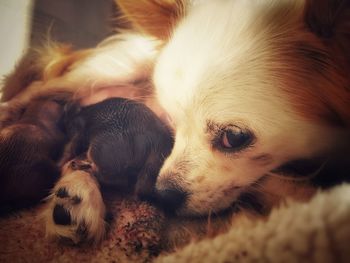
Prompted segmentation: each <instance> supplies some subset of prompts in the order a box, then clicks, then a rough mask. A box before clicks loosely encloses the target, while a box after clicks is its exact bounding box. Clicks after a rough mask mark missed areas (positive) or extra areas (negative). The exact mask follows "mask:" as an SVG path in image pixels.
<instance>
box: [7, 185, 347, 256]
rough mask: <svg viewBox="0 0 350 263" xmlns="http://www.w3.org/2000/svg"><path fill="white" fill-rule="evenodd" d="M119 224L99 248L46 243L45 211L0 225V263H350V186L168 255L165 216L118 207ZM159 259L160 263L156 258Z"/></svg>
mask: <svg viewBox="0 0 350 263" xmlns="http://www.w3.org/2000/svg"><path fill="white" fill-rule="evenodd" d="M109 205H110V206H111V207H113V210H112V213H113V215H114V219H113V220H111V224H110V231H109V234H108V236H107V239H106V240H105V241H104V242H103V243H102V244H101V245H100V246H97V247H93V246H88V245H86V246H83V247H81V246H79V247H78V246H69V245H65V244H62V243H59V242H56V241H50V240H47V239H45V234H44V228H43V223H42V220H41V216H40V212H41V210H42V209H43V206H39V207H37V208H34V209H31V210H29V211H23V212H21V213H19V214H16V215H13V216H11V217H9V218H2V219H1V220H0V262H149V261H152V260H154V259H155V261H156V262H349V260H350V185H342V186H338V187H336V188H334V189H332V190H331V191H326V192H320V193H318V194H317V195H316V196H315V197H314V198H313V199H312V200H311V201H310V202H309V203H304V204H302V203H293V202H287V203H286V204H285V205H284V206H283V207H281V208H279V209H276V210H274V211H273V212H272V213H271V215H270V217H269V218H268V219H266V220H264V221H250V220H248V219H245V218H240V219H239V220H234V221H233V222H235V223H234V224H233V225H232V226H231V229H230V230H229V231H228V232H227V233H225V234H222V235H219V236H217V237H216V238H210V239H209V238H208V239H205V240H202V241H200V242H197V243H192V244H190V245H188V246H187V247H185V248H183V249H178V250H177V251H176V252H173V253H171V254H168V255H166V253H165V252H164V251H163V252H161V250H162V240H161V236H162V235H163V234H164V233H162V231H164V228H163V226H164V225H166V224H167V222H166V220H165V218H164V217H163V215H162V213H161V212H160V211H158V210H157V209H155V208H153V207H151V206H150V205H148V204H146V203H139V202H135V201H133V200H125V199H123V200H122V199H120V200H113V201H111V202H110V204H109ZM160 252H161V256H159V257H156V256H157V255H158V254H159V253H160Z"/></svg>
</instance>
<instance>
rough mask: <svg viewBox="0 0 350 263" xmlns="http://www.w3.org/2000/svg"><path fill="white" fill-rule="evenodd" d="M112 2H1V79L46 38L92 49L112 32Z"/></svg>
mask: <svg viewBox="0 0 350 263" xmlns="http://www.w3.org/2000/svg"><path fill="white" fill-rule="evenodd" d="M116 13H117V10H116V9H115V5H114V4H113V0H0V36H1V37H0V38H1V41H0V76H1V78H3V76H5V75H6V74H8V73H10V72H11V71H12V70H13V68H14V66H15V64H16V62H17V61H18V60H19V59H20V57H21V56H22V55H23V54H24V53H25V52H26V50H27V49H28V47H30V46H38V45H39V46H40V45H42V44H43V43H45V41H47V39H52V40H56V41H60V42H65V43H71V44H73V46H74V47H75V48H85V47H93V46H95V45H96V44H97V43H98V42H99V41H101V40H102V39H103V38H105V37H107V36H108V35H110V34H111V33H112V29H113V28H112V25H113V23H114V22H115V21H114V20H113V17H115V16H116Z"/></svg>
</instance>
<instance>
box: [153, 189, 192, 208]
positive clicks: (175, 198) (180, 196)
mask: <svg viewBox="0 0 350 263" xmlns="http://www.w3.org/2000/svg"><path fill="white" fill-rule="evenodd" d="M156 194H157V200H158V202H159V203H160V204H161V205H162V207H163V208H164V209H165V210H167V211H169V212H170V211H175V210H176V209H178V208H179V207H180V206H181V205H182V204H183V203H184V202H185V201H186V197H187V194H186V192H183V191H181V190H178V189H176V188H169V189H161V190H157V191H156Z"/></svg>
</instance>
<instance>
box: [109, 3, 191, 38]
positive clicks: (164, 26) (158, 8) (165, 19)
mask: <svg viewBox="0 0 350 263" xmlns="http://www.w3.org/2000/svg"><path fill="white" fill-rule="evenodd" d="M115 1H116V3H117V5H118V6H119V7H120V9H121V11H122V13H123V14H124V15H125V16H126V19H127V20H128V21H130V22H131V23H132V25H133V26H134V27H135V28H136V29H137V30H140V31H141V32H143V33H146V34H149V35H152V36H154V37H157V38H158V39H161V40H167V39H168V38H169V37H170V34H171V32H172V30H173V28H174V26H175V25H176V23H177V22H178V20H179V19H180V18H181V17H182V16H183V14H184V12H185V3H184V0H138V1H131V0H115Z"/></svg>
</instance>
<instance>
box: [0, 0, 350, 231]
mask: <svg viewBox="0 0 350 263" xmlns="http://www.w3.org/2000/svg"><path fill="white" fill-rule="evenodd" d="M117 4H119V6H120V7H121V9H122V11H123V12H124V13H125V15H126V17H127V18H128V19H129V20H130V21H131V22H132V23H133V25H134V26H135V27H136V28H137V29H139V31H140V32H141V33H137V34H130V33H123V34H121V35H119V36H117V37H114V38H112V39H109V40H107V41H105V42H104V43H103V44H101V45H100V46H99V47H97V48H95V49H92V50H89V51H86V53H84V54H83V55H82V56H77V58H75V57H74V54H75V53H69V54H67V53H65V54H62V53H59V52H57V51H56V53H57V54H58V56H57V61H53V62H52V63H50V64H48V66H46V65H47V64H45V66H43V68H44V69H43V71H44V72H49V73H52V72H54V74H47V75H49V76H50V77H49V78H47V79H45V80H43V81H39V82H35V83H33V84H32V85H31V86H29V88H27V89H26V90H25V91H24V92H22V93H19V94H18V95H17V96H16V97H14V98H13V100H12V101H11V100H10V101H9V102H8V103H7V104H6V105H4V107H11V106H12V105H16V104H17V105H18V103H19V104H21V105H23V104H25V103H26V101H28V100H29V99H30V98H32V97H33V96H37V95H39V94H49V93H55V92H60V91H64V92H71V93H74V94H75V97H76V98H82V97H85V96H87V95H88V94H89V92H90V91H91V90H96V91H101V90H106V89H108V88H111V89H114V90H118V89H119V90H120V89H121V88H120V87H125V86H130V85H133V86H135V85H136V86H137V85H138V83H144V81H148V80H151V82H152V83H153V84H154V88H155V89H154V91H155V95H156V98H157V101H158V102H159V103H160V104H161V106H162V108H164V109H165V110H166V112H167V116H168V119H169V121H170V122H171V124H172V125H173V127H174V130H175V145H174V148H173V150H172V153H171V154H170V156H169V157H168V158H167V160H166V161H165V163H164V166H163V167H162V169H161V172H160V174H159V177H158V179H157V183H156V190H157V192H158V194H159V196H160V198H161V199H162V202H164V203H165V204H167V205H171V206H172V208H173V210H175V211H176V213H177V214H179V215H205V214H209V213H211V212H220V211H222V210H225V209H227V208H230V207H231V206H232V205H233V204H238V205H244V203H245V201H246V200H245V198H247V196H248V197H249V198H250V199H251V201H252V203H254V202H255V203H256V201H259V200H260V201H259V202H258V203H260V206H259V207H260V210H261V211H260V212H264V211H266V210H268V208H269V207H270V206H271V205H272V204H274V203H275V202H276V201H278V200H279V199H280V198H281V197H282V198H283V197H288V196H293V197H295V198H300V199H302V198H305V197H306V196H308V194H309V191H306V190H305V188H304V184H303V183H301V182H304V181H303V180H301V182H298V180H297V179H295V176H296V175H298V174H301V175H303V176H306V177H310V176H315V175H316V174H317V173H320V172H321V171H322V170H323V168H324V167H325V166H326V165H327V162H328V160H329V159H330V158H332V157H331V156H333V153H334V152H342V151H343V149H342V147H343V148H344V149H346V147H347V146H346V145H349V137H350V136H349V124H350V91H349V86H350V82H349V75H348V74H349V73H350V71H349V47H350V41H349V35H348V33H349V32H350V26H349V25H350V19H349V10H350V9H349V2H348V1H346V0H344V1H341V0H339V1H331V0H329V1H326V0H321V1H312V0H252V1H247V0H202V1H185V0H173V1H165V0H164V1H162V0H159V1H152V0H142V1H127V0H120V1H117ZM72 57H73V58H74V59H72ZM50 67H51V68H50ZM57 67H58V68H60V69H61V70H57ZM52 68H54V69H55V70H52ZM140 80H142V81H140ZM118 87H119V88H118ZM97 93H98V92H97ZM116 94H118V92H116ZM85 98H86V97H85ZM152 105H153V109H155V111H156V112H159V108H158V107H156V106H154V105H155V104H154V101H152ZM159 115H161V114H159ZM2 117H3V118H6V117H7V116H4V114H3V116H2ZM299 166H302V168H303V169H301V168H300V167H299ZM291 176H294V177H293V178H294V179H295V180H294V179H293V178H291ZM253 206H254V205H253ZM99 233H100V232H99Z"/></svg>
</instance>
